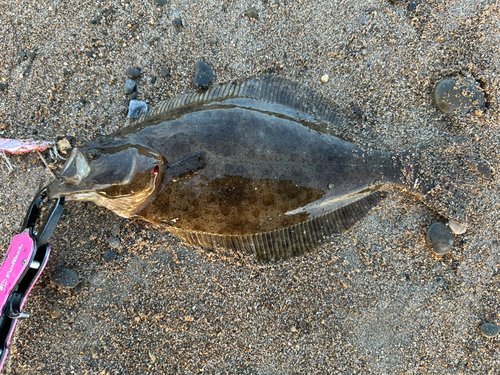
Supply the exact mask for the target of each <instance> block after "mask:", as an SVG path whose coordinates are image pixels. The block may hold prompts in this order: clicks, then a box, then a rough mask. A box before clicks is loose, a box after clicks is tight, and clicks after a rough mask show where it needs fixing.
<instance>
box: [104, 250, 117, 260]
mask: <svg viewBox="0 0 500 375" xmlns="http://www.w3.org/2000/svg"><path fill="white" fill-rule="evenodd" d="M115 258H116V252H115V251H111V250H106V251H105V252H104V261H105V262H106V263H109V262H112V261H113V260H115Z"/></svg>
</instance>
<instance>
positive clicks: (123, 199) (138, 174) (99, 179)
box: [48, 143, 166, 217]
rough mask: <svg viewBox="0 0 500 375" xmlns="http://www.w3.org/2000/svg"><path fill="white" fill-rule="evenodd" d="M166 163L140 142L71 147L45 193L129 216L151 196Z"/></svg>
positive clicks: (158, 185)
mask: <svg viewBox="0 0 500 375" xmlns="http://www.w3.org/2000/svg"><path fill="white" fill-rule="evenodd" d="M165 166H166V161H165V159H164V158H163V157H162V156H161V155H160V154H159V153H157V152H156V151H154V150H151V149H149V148H146V147H143V146H139V145H132V144H128V143H127V144H118V145H115V146H111V145H106V146H102V147H99V146H97V147H96V146H89V147H83V148H81V149H78V148H74V149H72V151H71V154H70V156H69V158H68V160H67V162H66V164H65V166H64V168H63V170H62V172H61V174H60V176H59V178H58V179H57V180H56V181H54V182H52V183H51V184H50V185H49V188H48V194H49V197H50V198H52V199H53V198H59V197H65V198H66V199H68V200H78V201H89V202H94V203H95V204H97V205H99V206H104V207H106V208H108V209H110V210H111V211H113V212H115V213H116V214H118V215H120V216H124V217H132V216H134V214H135V213H136V212H138V211H140V210H141V209H142V208H144V207H146V206H147V205H148V204H149V203H150V202H152V201H153V200H154V198H155V196H156V194H157V193H158V191H159V190H160V188H161V185H162V178H163V174H164V170H165Z"/></svg>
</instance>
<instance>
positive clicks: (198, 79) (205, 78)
mask: <svg viewBox="0 0 500 375" xmlns="http://www.w3.org/2000/svg"><path fill="white" fill-rule="evenodd" d="M212 76H213V74H212V70H211V69H210V67H209V66H208V64H207V63H205V62H203V61H201V60H200V61H198V62H197V63H196V70H195V73H194V80H193V81H194V84H195V85H196V86H198V87H199V88H200V89H206V88H207V87H208V85H209V84H210V81H211V80H212Z"/></svg>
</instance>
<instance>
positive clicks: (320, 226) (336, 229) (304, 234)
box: [169, 191, 387, 261]
mask: <svg viewBox="0 0 500 375" xmlns="http://www.w3.org/2000/svg"><path fill="white" fill-rule="evenodd" d="M385 197H387V192H385V191H376V192H373V193H371V194H369V195H367V196H365V197H363V198H361V199H359V200H357V201H355V202H352V203H350V204H348V205H345V206H343V207H340V208H338V209H336V210H334V211H330V212H327V213H324V214H322V215H319V216H316V217H314V218H311V219H309V220H307V221H304V222H301V223H298V224H295V225H292V226H289V227H286V228H281V229H277V230H274V231H269V232H263V233H253V234H245V235H220V234H211V233H205V232H197V231H189V230H183V229H178V228H170V229H169V230H170V232H171V233H172V234H174V235H176V236H178V237H179V238H181V239H182V240H184V241H185V242H186V243H188V244H189V245H193V246H203V247H207V248H218V247H220V248H223V249H226V250H231V251H233V252H235V253H237V254H240V255H253V256H255V257H256V258H257V259H258V260H261V261H267V260H280V259H288V258H291V257H295V256H300V255H303V254H306V253H309V252H311V251H312V250H314V248H316V247H317V246H318V245H320V244H321V243H323V242H324V241H325V240H326V239H327V238H328V237H330V236H332V235H334V234H338V233H342V232H344V231H345V230H347V229H349V228H350V227H351V226H353V225H354V224H355V223H356V222H358V221H359V220H360V219H362V218H364V217H365V216H366V215H367V214H368V212H369V211H370V210H371V209H372V208H373V207H375V206H377V205H378V204H379V203H380V201H382V199H384V198H385Z"/></svg>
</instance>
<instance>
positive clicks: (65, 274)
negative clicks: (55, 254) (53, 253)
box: [50, 267, 80, 289]
mask: <svg viewBox="0 0 500 375" xmlns="http://www.w3.org/2000/svg"><path fill="white" fill-rule="evenodd" d="M50 279H51V280H52V282H53V283H54V284H56V285H57V286H59V287H61V288H67V289H71V288H74V287H75V286H77V285H78V283H79V282H80V280H79V278H78V274H77V273H76V272H75V271H73V270H70V269H68V268H64V267H59V268H57V269H56V270H55V271H54V272H52V275H50Z"/></svg>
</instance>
